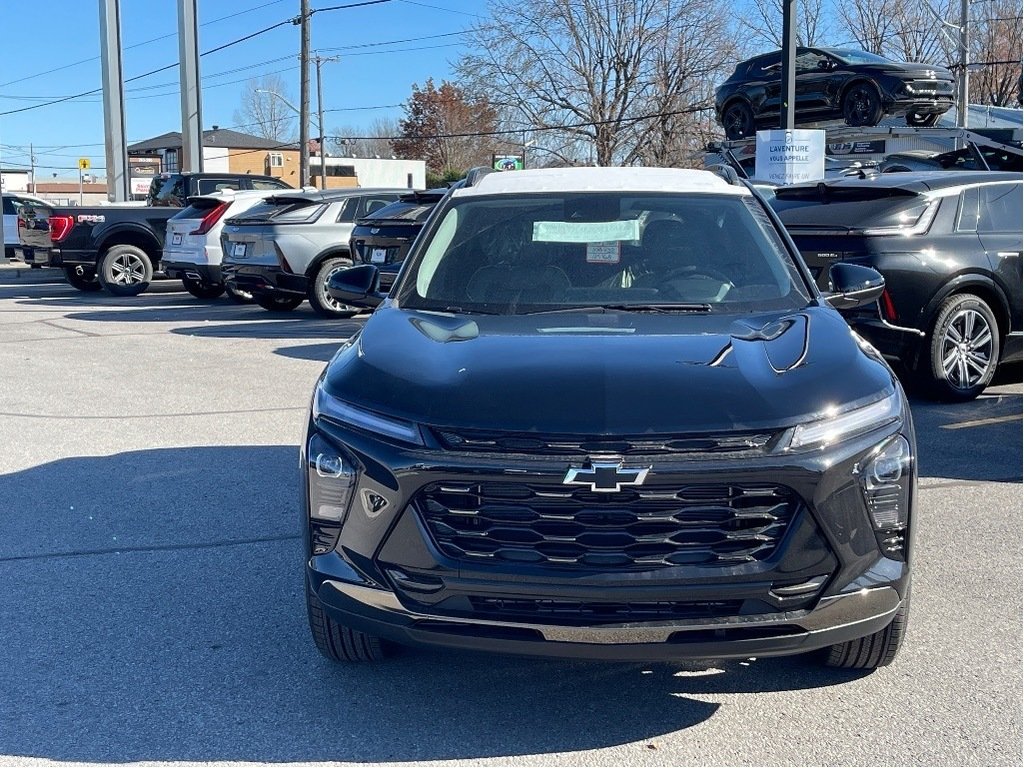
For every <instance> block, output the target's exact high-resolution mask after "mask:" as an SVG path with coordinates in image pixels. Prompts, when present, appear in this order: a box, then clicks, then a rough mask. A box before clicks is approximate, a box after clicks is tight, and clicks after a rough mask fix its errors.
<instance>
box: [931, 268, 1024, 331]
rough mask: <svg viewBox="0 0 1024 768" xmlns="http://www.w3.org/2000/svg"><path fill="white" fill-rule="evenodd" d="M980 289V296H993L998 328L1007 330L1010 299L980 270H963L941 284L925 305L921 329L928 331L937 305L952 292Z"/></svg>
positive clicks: (985, 297) (986, 297)
mask: <svg viewBox="0 0 1024 768" xmlns="http://www.w3.org/2000/svg"><path fill="white" fill-rule="evenodd" d="M972 288H973V289H975V290H977V289H981V293H982V298H984V299H986V300H988V299H989V298H990V297H992V296H994V297H995V298H996V302H995V305H994V306H993V307H992V311H993V312H995V314H996V319H997V320H998V321H999V326H1000V329H1001V330H1002V331H1003V334H1004V335H1005V334H1006V331H1008V330H1009V325H1010V301H1009V299H1008V298H1007V296H1006V292H1005V291H1004V290H1003V289H1002V286H1000V285H999V283H997V282H996V281H995V280H993V279H992V278H991V277H989V276H988V275H985V274H982V273H980V272H963V273H961V274H959V275H956V276H955V277H954V278H953V279H952V280H949V281H948V282H946V283H943V284H942V287H940V288H939V290H938V291H936V292H935V294H934V295H933V296H932V298H931V299H930V300H929V301H928V304H927V305H925V309H924V312H923V313H922V317H924V318H927V327H926V328H923V329H922V330H924V331H926V332H927V331H928V330H930V328H931V325H932V322H934V319H935V315H936V313H937V312H938V311H939V307H940V306H941V305H942V302H944V301H945V300H946V299H947V298H949V297H950V296H952V295H953V294H954V293H971V292H972V290H971V289H972Z"/></svg>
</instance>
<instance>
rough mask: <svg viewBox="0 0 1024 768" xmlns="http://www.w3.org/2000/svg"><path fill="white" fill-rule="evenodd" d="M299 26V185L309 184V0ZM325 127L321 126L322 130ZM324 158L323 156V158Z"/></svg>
mask: <svg viewBox="0 0 1024 768" xmlns="http://www.w3.org/2000/svg"><path fill="white" fill-rule="evenodd" d="M300 2H301V16H300V17H299V26H300V29H301V35H302V44H301V48H300V49H299V69H300V70H301V74H300V75H299V78H300V87H299V186H300V187H305V186H307V185H308V184H309V19H310V12H309V0H300ZM322 130H323V129H322V128H321V131H322ZM321 159H322V158H321Z"/></svg>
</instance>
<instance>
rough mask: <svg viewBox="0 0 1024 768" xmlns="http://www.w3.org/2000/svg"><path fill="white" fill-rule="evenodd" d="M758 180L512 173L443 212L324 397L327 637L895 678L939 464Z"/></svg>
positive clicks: (338, 359) (866, 283) (316, 598)
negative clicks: (924, 492)
mask: <svg viewBox="0 0 1024 768" xmlns="http://www.w3.org/2000/svg"><path fill="white" fill-rule="evenodd" d="M833 281H834V283H835V285H836V289H837V292H836V293H833V294H830V295H827V296H826V295H822V294H821V293H820V292H819V290H818V289H817V288H816V287H815V285H814V282H813V281H812V280H811V277H810V275H809V273H808V272H807V270H806V267H805V266H804V265H803V263H802V262H801V260H800V256H799V253H798V252H797V251H796V250H795V249H793V247H792V243H791V241H790V240H789V239H788V238H787V237H786V234H785V231H784V230H783V229H782V226H781V225H780V224H779V223H778V220H777V219H776V218H774V216H772V215H771V214H770V209H769V208H768V207H767V206H766V204H765V203H764V202H763V201H762V200H761V199H760V198H759V197H757V196H756V195H754V194H753V193H752V192H751V190H750V188H749V186H747V185H745V184H743V183H742V182H739V181H736V183H735V184H730V183H728V182H727V181H725V180H723V179H722V178H720V177H718V176H716V175H713V174H711V173H709V172H706V171H688V170H679V169H659V168H569V169H547V170H525V171H516V172H515V173H491V174H489V175H485V176H482V177H481V178H477V179H472V178H471V179H470V180H469V181H467V183H466V185H465V186H464V187H462V188H461V189H458V190H455V191H454V192H452V194H451V195H450V196H448V197H446V198H445V199H444V200H442V201H441V202H440V203H439V204H438V207H437V209H436V210H435V212H434V214H433V215H432V216H431V217H430V220H429V221H428V223H427V224H426V226H425V228H424V230H423V231H422V232H421V234H420V236H419V237H418V238H417V239H416V242H415V243H414V245H413V247H412V249H411V251H410V253H409V255H408V257H407V259H406V264H405V268H404V269H403V270H402V273H401V275H400V276H399V278H398V283H397V284H396V285H395V287H394V289H393V291H392V294H391V297H386V296H384V295H383V294H382V293H381V292H380V291H379V289H378V282H379V270H378V267H377V265H375V264H362V265H359V266H355V267H353V268H351V269H348V270H345V271H343V272H340V273H339V274H337V275H335V276H334V277H333V278H332V279H331V290H332V292H333V294H334V295H335V297H336V298H337V299H338V300H339V301H343V302H346V303H349V304H361V305H363V306H374V305H379V306H378V308H377V309H376V311H375V312H374V313H373V314H372V315H371V317H370V318H369V319H368V321H367V322H366V324H365V326H364V327H363V329H362V330H361V331H360V332H359V333H358V334H357V335H356V337H355V338H353V339H351V340H350V341H349V342H348V343H347V344H346V345H345V346H343V347H342V348H341V350H340V351H339V352H338V354H337V355H336V356H335V357H334V358H333V360H332V361H331V362H330V364H329V365H328V366H327V368H326V370H325V371H324V372H323V374H322V375H321V377H320V378H319V380H318V381H317V383H316V386H315V388H314V393H313V400H312V409H311V412H310V416H309V420H308V423H307V430H306V434H305V438H304V440H303V442H302V447H301V449H300V450H301V466H302V467H303V469H304V473H305V482H304V483H302V508H303V510H304V511H303V521H302V522H303V528H304V531H305V535H304V545H305V553H304V558H303V559H304V562H305V564H306V574H307V579H306V593H307V606H308V612H309V625H310V630H311V632H312V635H313V639H314V641H315V642H316V645H317V647H318V648H319V649H320V651H321V652H322V653H323V654H324V655H326V656H327V657H328V658H330V659H334V660H339V661H344V660H371V659H377V658H380V657H381V656H382V655H383V654H384V653H385V652H386V650H387V646H386V644H385V643H386V641H388V640H393V641H397V642H400V643H411V644H422V645H434V646H449V647H453V648H462V649H474V650H489V651H497V652H502V653H517V654H526V655H550V656H568V657H589V658H600V659H629V660H634V661H643V662H651V661H657V660H666V659H676V658H681V657H701V658H707V657H713V658H721V657H748V656H765V655H767V656H771V655H782V654H790V653H800V652H804V651H811V650H814V649H819V648H825V649H828V650H827V652H826V653H825V654H824V658H825V659H826V660H827V662H828V663H829V664H831V665H833V666H839V667H855V668H863V669H871V668H874V667H878V666H882V665H885V664H888V663H890V662H891V661H892V660H893V659H894V657H895V656H896V654H897V652H898V650H899V647H900V643H901V642H902V639H903V636H904V633H905V631H906V626H907V620H908V611H909V598H910V563H911V561H912V557H913V535H912V531H913V527H914V525H915V524H916V514H915V512H914V509H913V505H914V504H915V502H916V499H917V495H916V493H915V491H914V485H915V478H916V458H915V447H914V432H913V427H912V425H911V419H910V411H909V409H908V406H907V403H906V400H905V398H904V396H903V392H902V390H901V388H900V385H899V383H898V381H897V380H896V378H895V376H894V375H893V373H892V370H891V369H890V368H889V366H888V365H886V363H885V361H884V360H883V359H882V357H881V356H880V355H879V354H878V353H877V352H876V351H875V350H873V349H872V348H871V347H870V346H868V345H866V344H863V343H860V342H858V340H857V339H856V338H855V337H854V336H853V334H851V333H850V330H849V327H848V326H847V325H846V323H845V322H844V321H843V319H842V317H841V316H840V315H839V314H838V313H837V312H836V311H835V309H833V308H832V306H830V304H831V305H833V306H847V307H848V306H853V305H856V304H859V303H861V302H864V301H873V300H874V299H875V298H876V297H877V296H878V295H879V293H880V292H881V290H882V286H883V284H884V283H883V281H882V279H881V276H880V275H879V274H878V273H877V272H875V271H874V270H872V269H869V268H867V267H858V266H855V265H851V264H838V265H836V266H835V267H834V268H833Z"/></svg>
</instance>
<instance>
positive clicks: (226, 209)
mask: <svg viewBox="0 0 1024 768" xmlns="http://www.w3.org/2000/svg"><path fill="white" fill-rule="evenodd" d="M275 192H280V190H274V189H264V190H251V191H237V190H233V189H224V190H220V191H218V192H211V193H209V194H206V195H197V196H195V197H190V198H189V199H188V206H187V207H185V208H182V209H181V212H180V213H178V214H176V215H175V216H174V217H173V218H171V219H169V220H168V221H167V235H166V239H165V241H164V250H163V258H162V259H161V265H162V267H163V271H164V274H165V275H167V276H168V277H177V278H180V279H181V281H182V282H183V283H184V284H185V290H187V291H188V292H189V293H191V294H192V295H193V296H195V297H196V298H199V299H214V298H216V297H218V296H220V295H221V294H222V293H224V291H225V290H227V293H228V297H229V298H230V299H232V300H233V301H236V302H238V303H240V304H248V303H250V302H251V301H252V294H250V293H248V292H246V291H241V290H237V289H235V288H233V287H229V286H225V284H224V280H223V278H222V277H221V271H220V266H221V261H222V259H223V253H222V252H221V245H220V233H221V229H222V228H223V226H224V224H223V222H224V221H225V220H226V219H227V218H228V217H230V216H237V215H238V214H240V213H242V212H243V211H245V210H246V209H248V208H251V207H252V206H253V205H255V204H256V203H258V202H260V201H261V200H263V199H264V198H266V197H269V196H271V195H273V194H274V193H275Z"/></svg>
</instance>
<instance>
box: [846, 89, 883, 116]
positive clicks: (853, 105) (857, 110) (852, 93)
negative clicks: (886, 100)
mask: <svg viewBox="0 0 1024 768" xmlns="http://www.w3.org/2000/svg"><path fill="white" fill-rule="evenodd" d="M843 119H844V120H846V124H847V125H855V126H864V125H878V121H879V120H881V119H882V99H881V97H880V96H879V95H878V90H877V89H876V88H875V87H874V86H873V85H870V84H869V83H856V84H854V85H853V86H852V87H851V88H850V90H848V91H847V92H846V95H845V96H843Z"/></svg>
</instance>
